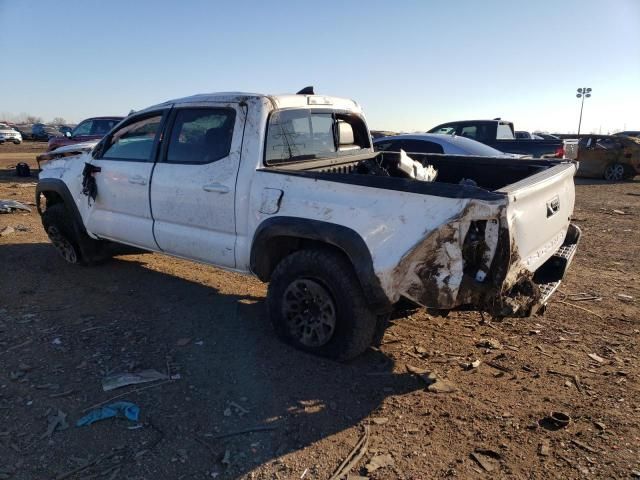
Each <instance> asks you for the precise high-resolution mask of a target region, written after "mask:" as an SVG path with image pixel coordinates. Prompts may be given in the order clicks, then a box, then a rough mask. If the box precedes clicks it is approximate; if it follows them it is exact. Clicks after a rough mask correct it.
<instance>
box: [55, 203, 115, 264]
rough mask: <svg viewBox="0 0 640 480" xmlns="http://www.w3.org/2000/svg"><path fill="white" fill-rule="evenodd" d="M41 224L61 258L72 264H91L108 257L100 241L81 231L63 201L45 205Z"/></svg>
mask: <svg viewBox="0 0 640 480" xmlns="http://www.w3.org/2000/svg"><path fill="white" fill-rule="evenodd" d="M42 225H43V226H44V230H45V232H46V233H47V236H48V237H49V240H51V243H52V244H53V246H54V247H55V248H56V250H57V251H58V253H59V254H60V255H61V256H62V258H63V259H64V260H65V261H66V262H67V263H70V264H72V265H93V264H96V263H99V262H101V261H104V260H106V259H107V258H108V255H107V253H106V251H105V248H104V246H103V245H102V243H101V242H99V241H97V240H94V239H92V238H91V237H89V236H88V235H87V234H86V233H84V232H82V231H81V230H80V228H79V226H78V225H77V224H76V222H75V220H74V218H73V217H72V216H71V215H70V214H69V212H68V211H67V208H66V207H65V205H64V204H63V203H56V204H54V205H51V206H49V207H47V209H46V210H45V211H44V212H43V213H42Z"/></svg>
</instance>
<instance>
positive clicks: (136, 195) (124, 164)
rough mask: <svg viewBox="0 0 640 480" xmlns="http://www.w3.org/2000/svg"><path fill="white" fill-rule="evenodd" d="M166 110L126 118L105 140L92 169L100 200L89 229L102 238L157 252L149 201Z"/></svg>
mask: <svg viewBox="0 0 640 480" xmlns="http://www.w3.org/2000/svg"><path fill="white" fill-rule="evenodd" d="M167 113H168V109H165V110H159V111H155V112H149V113H145V114H141V115H136V116H135V117H131V118H129V119H127V120H126V121H125V122H124V123H123V124H122V125H121V126H120V127H119V128H118V129H117V130H115V131H114V132H113V133H112V134H111V135H109V137H108V138H106V139H104V140H103V146H101V147H99V153H98V155H96V158H94V159H93V160H92V162H91V163H92V165H93V166H94V167H97V168H99V170H100V171H97V172H95V173H93V174H92V175H93V177H94V178H95V180H96V187H97V196H96V199H95V201H94V202H92V204H91V207H90V208H89V211H88V214H87V219H86V221H85V225H86V227H87V230H89V232H92V233H94V234H96V235H98V236H99V237H102V238H107V239H110V240H115V241H119V242H122V243H126V244H129V245H135V246H138V247H141V248H146V249H151V250H157V246H156V242H155V240H154V238H153V219H152V217H151V208H150V203H149V186H150V184H151V173H152V171H153V164H154V161H155V158H156V155H157V152H158V148H159V144H160V138H161V132H162V128H163V124H164V121H165V119H166V117H167Z"/></svg>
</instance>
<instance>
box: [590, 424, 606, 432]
mask: <svg viewBox="0 0 640 480" xmlns="http://www.w3.org/2000/svg"><path fill="white" fill-rule="evenodd" d="M593 424H594V425H595V426H596V427H598V430H601V431H603V432H604V431H605V430H606V429H607V426H606V425H605V424H604V423H602V422H593Z"/></svg>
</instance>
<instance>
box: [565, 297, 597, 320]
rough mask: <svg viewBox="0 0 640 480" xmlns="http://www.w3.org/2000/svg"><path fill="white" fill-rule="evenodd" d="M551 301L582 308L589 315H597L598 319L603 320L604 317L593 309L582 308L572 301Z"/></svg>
mask: <svg viewBox="0 0 640 480" xmlns="http://www.w3.org/2000/svg"><path fill="white" fill-rule="evenodd" d="M553 302H555V303H562V304H563V305H568V306H570V307H573V308H577V309H578V310H582V311H583V312H588V313H590V314H591V315H595V316H596V317H598V318H599V319H600V320H604V317H603V316H602V315H600V314H598V313H596V312H594V311H593V310H589V309H588V308H584V307H581V306H580V305H576V304H574V303H569V302H565V301H564V300H553Z"/></svg>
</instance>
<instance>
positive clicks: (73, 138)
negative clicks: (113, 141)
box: [47, 117, 124, 152]
mask: <svg viewBox="0 0 640 480" xmlns="http://www.w3.org/2000/svg"><path fill="white" fill-rule="evenodd" d="M123 118H124V117H93V118H87V119H86V120H83V121H82V122H80V123H79V124H78V126H76V128H74V129H73V130H72V131H71V132H66V133H65V135H64V136H58V137H53V138H50V139H49V145H48V147H47V152H50V151H51V150H55V149H56V148H58V147H63V146H65V145H73V144H75V143H84V142H88V141H91V140H100V139H101V138H102V137H104V136H105V135H106V134H107V133H109V132H110V131H111V129H112V128H113V127H115V126H116V125H117V124H118V123H120V120H122V119H123Z"/></svg>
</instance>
